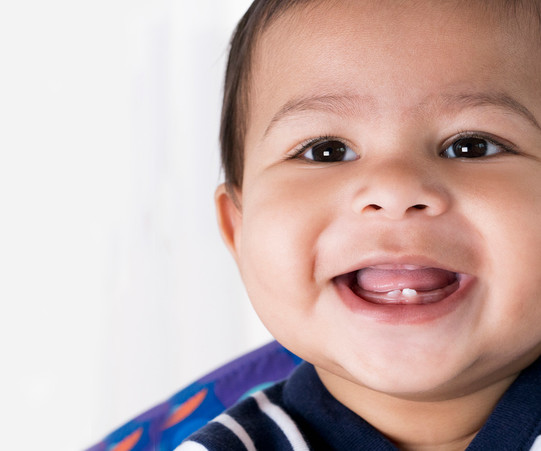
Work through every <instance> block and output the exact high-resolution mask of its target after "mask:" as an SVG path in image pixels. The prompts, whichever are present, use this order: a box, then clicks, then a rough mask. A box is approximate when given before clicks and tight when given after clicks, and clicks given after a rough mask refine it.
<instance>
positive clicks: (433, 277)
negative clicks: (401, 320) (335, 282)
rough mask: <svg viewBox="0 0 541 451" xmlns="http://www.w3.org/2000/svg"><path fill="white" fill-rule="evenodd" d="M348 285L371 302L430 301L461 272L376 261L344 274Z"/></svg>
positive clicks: (456, 283)
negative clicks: (372, 264) (371, 264)
mask: <svg viewBox="0 0 541 451" xmlns="http://www.w3.org/2000/svg"><path fill="white" fill-rule="evenodd" d="M346 276H347V278H348V280H347V283H348V285H349V287H350V289H351V290H352V291H353V292H354V293H355V294H356V295H357V296H359V297H360V298H362V299H363V300H365V301H368V302H372V303H374V304H407V305H412V304H417V305H419V304H432V303H435V302H440V301H442V300H443V299H445V298H447V297H448V296H450V295H451V294H453V293H454V292H455V291H457V290H458V289H459V287H460V278H461V275H460V274H458V273H454V272H451V271H447V270H445V269H439V268H427V267H421V266H415V265H401V266H395V265H378V266H370V267H367V268H363V269H360V270H358V271H354V272H353V273H349V274H347V275H346Z"/></svg>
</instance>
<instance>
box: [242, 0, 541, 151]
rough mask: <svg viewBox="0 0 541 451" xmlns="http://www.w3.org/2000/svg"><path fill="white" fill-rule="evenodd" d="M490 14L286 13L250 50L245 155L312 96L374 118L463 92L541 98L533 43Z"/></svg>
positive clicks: (464, 10) (505, 18)
mask: <svg viewBox="0 0 541 451" xmlns="http://www.w3.org/2000/svg"><path fill="white" fill-rule="evenodd" d="M490 3H491V4H493V3H492V2H490ZM490 11H491V10H490V9H487V8H486V2H457V1H441V0H440V1H438V2H436V1H405V2H396V1H390V0H386V1H385V0H384V1H382V2H373V1H368V0H367V1H363V0H355V1H348V0H342V1H340V2H316V3H310V4H309V5H308V6H304V7H302V8H297V9H293V10H291V11H289V12H288V13H287V14H285V15H283V16H282V17H281V18H280V19H278V20H277V21H276V22H274V23H273V24H272V25H271V26H270V27H269V29H268V30H266V31H265V32H264V33H263V35H262V37H261V39H260V40H259V43H258V45H257V48H256V52H255V55H254V61H253V67H252V90H251V94H252V95H251V99H250V103H251V108H250V110H251V115H250V118H249V124H250V126H249V130H248V134H247V148H248V149H249V143H250V140H252V141H254V140H257V139H258V138H261V136H262V134H264V133H265V131H266V130H267V129H268V127H269V123H272V121H273V117H274V116H275V115H276V113H277V112H279V111H280V110H283V109H284V108H287V105H288V103H291V102H295V100H296V99H299V98H303V97H310V96H313V95H314V94H319V95H324V96H325V95H328V96H338V97H339V96H341V95H343V94H347V95H350V94H351V95H352V96H356V97H358V98H361V99H363V102H362V103H363V104H364V106H365V107H366V108H367V109H370V110H371V111H372V113H373V114H375V113H377V112H378V111H383V110H385V108H387V109H390V108H392V109H394V110H396V106H397V105H401V106H402V110H406V109H409V110H410V111H412V110H413V109H415V108H417V109H419V108H420V107H421V106H422V105H423V104H426V105H430V104H431V102H436V103H437V102H438V101H439V100H438V98H439V97H440V96H447V97H449V96H452V95H454V94H457V95H459V94H460V93H461V92H463V91H464V89H466V88H467V89H469V90H481V89H484V90H492V91H502V90H506V91H513V90H520V89H523V88H524V86H525V85H528V86H529V90H528V92H529V96H530V97H531V95H532V94H535V95H536V96H537V97H538V98H539V97H540V96H541V90H540V89H539V83H538V82H537V81H538V79H539V74H540V70H539V67H540V60H541V58H539V57H533V55H538V54H539V45H538V44H539V41H538V37H537V36H536V37H535V38H534V37H533V34H532V33H526V32H524V31H519V28H520V27H519V26H518V25H519V21H520V20H519V19H520V13H518V12H516V13H515V14H514V15H513V14H511V13H509V12H508V11H507V12H504V11H503V10H501V11H499V12H498V13H496V12H490ZM522 28H524V27H522ZM390 87H392V89H390ZM532 90H535V91H536V92H535V93H533V92H532ZM515 94H516V93H515ZM517 95H519V97H520V95H522V96H524V95H526V93H522V94H517Z"/></svg>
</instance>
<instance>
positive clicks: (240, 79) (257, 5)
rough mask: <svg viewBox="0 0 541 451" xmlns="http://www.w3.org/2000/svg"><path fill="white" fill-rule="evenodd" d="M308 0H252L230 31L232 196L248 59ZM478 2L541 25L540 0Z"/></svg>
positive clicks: (240, 155)
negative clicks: (273, 27)
mask: <svg viewBox="0 0 541 451" xmlns="http://www.w3.org/2000/svg"><path fill="white" fill-rule="evenodd" d="M319 2H321V0H319ZM469 2H471V0H465V1H464V0H462V2H460V1H458V2H457V3H462V4H463V5H466V4H468V3H469ZM307 3H318V2H316V0H255V1H254V2H253V3H252V5H251V6H250V8H249V9H248V10H247V11H246V13H245V14H244V16H243V17H242V19H241V20H240V22H239V23H238V25H237V27H236V29H235V32H234V33H233V37H232V39H231V43H230V49H229V59H228V62H227V68H226V73H225V84H224V98H223V104H222V117H221V126H220V145H221V158H222V168H223V170H224V173H225V183H226V186H227V189H228V191H229V192H230V193H231V194H232V195H233V198H234V199H235V197H234V193H233V190H232V189H231V188H233V187H238V188H241V187H242V179H243V169H244V151H245V149H244V141H245V137H246V131H247V122H248V117H249V110H248V109H249V103H250V102H249V93H250V89H249V85H250V82H251V70H252V67H251V62H252V58H253V56H254V52H255V48H256V46H257V41H258V38H259V37H260V36H261V34H262V33H263V32H264V31H265V30H266V29H267V28H268V27H269V25H270V24H271V23H272V22H274V21H275V20H276V19H277V18H279V17H280V16H282V15H283V14H284V13H285V12H287V11H288V10H290V9H292V8H294V7H300V6H304V5H306V4H307ZM481 5H483V6H484V7H485V8H486V10H487V13H489V12H490V11H494V10H495V9H496V10H499V11H500V12H502V11H504V12H507V13H508V15H509V16H511V17H514V18H516V19H518V18H519V17H521V16H524V15H526V16H528V17H529V18H533V21H532V24H533V26H534V28H536V29H537V30H538V31H539V28H540V27H541V1H540V0H494V1H487V0H482V1H481ZM519 12H522V14H520V13H519ZM519 26H520V27H521V28H523V26H524V24H523V23H522V24H519ZM540 35H541V33H540Z"/></svg>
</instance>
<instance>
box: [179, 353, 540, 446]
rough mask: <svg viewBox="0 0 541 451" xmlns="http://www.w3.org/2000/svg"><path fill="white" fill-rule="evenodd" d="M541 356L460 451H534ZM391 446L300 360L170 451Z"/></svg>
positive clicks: (537, 424) (513, 385)
mask: <svg viewBox="0 0 541 451" xmlns="http://www.w3.org/2000/svg"><path fill="white" fill-rule="evenodd" d="M540 435H541V359H538V361H536V362H535V363H534V364H533V365H532V366H530V367H529V368H527V369H526V370H524V371H523V372H522V374H521V375H520V376H519V377H518V378H517V380H516V381H515V382H514V383H513V384H512V385H511V387H510V388H509V389H508V390H507V392H506V393H505V394H504V396H503V397H502V399H501V400H500V402H499V403H498V404H497V406H496V408H495V409H494V411H493V412H492V414H491V415H490V417H489V419H488V421H487V422H486V424H485V425H484V427H483V428H482V429H481V431H480V432H479V433H478V434H477V436H476V437H475V438H474V440H473V441H472V442H471V444H470V446H469V447H468V448H467V449H468V451H476V450H483V451H487V450H490V451H499V450H501V451H513V450H525V451H526V450H535V451H538V450H540V451H541V438H540V439H539V440H538V441H537V442H536V443H535V446H534V442H535V441H536V439H537V438H538V437H539V436H540ZM396 449H397V448H396V447H395V446H394V445H393V444H392V443H391V442H390V441H389V440H387V439H386V438H385V437H384V436H383V435H381V434H380V433H379V432H378V431H377V430H376V429H375V428H373V427H372V426H371V425H370V424H368V423H367V422H366V421H364V420H363V419H362V418H361V417H359V416H358V415H357V414H355V413H354V412H352V411H351V410H349V409H348V408H347V407H345V406H344V405H342V404H341V403H339V402H338V401H337V400H336V399H335V398H334V397H333V396H332V395H331V394H330V393H329V392H328V391H327V389H326V388H325V387H324V386H323V384H322V382H321V380H320V379H319V377H318V375H317V373H316V371H315V369H314V367H313V366H312V365H310V364H308V363H303V364H301V365H300V366H299V367H298V368H297V369H296V370H295V371H294V372H293V374H292V375H291V376H290V377H289V378H288V379H287V380H286V381H283V382H280V383H277V384H275V385H273V386H272V387H270V388H268V389H266V390H264V391H262V392H258V393H256V394H254V395H252V396H250V397H248V398H247V399H245V400H243V401H241V402H240V403H238V404H236V405H235V406H233V407H232V408H230V409H228V410H227V411H226V412H225V413H223V414H222V415H220V416H218V417H217V418H216V419H215V420H213V421H212V422H210V423H208V424H207V425H206V426H205V427H203V428H202V429H200V430H199V431H197V432H196V433H194V434H192V435H191V436H190V437H188V438H187V439H186V441H184V442H183V444H182V445H180V446H179V447H178V448H177V450H178V451H191V450H194V451H205V450H209V451H218V450H220V451H221V450H231V451H236V450H239V451H241V450H242V451H245V450H248V451H254V450H258V451H266V450H269V451H271V450H272V451H276V450H284V451H287V450H294V451H305V450H367V451H368V450H369V451H390V450H396Z"/></svg>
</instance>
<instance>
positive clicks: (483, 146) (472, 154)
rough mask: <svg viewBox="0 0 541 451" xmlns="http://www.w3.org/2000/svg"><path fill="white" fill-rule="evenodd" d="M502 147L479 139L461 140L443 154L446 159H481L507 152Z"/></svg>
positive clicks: (468, 138)
mask: <svg viewBox="0 0 541 451" xmlns="http://www.w3.org/2000/svg"><path fill="white" fill-rule="evenodd" d="M505 151H506V150H505V149H504V148H502V147H501V146H499V145H497V144H494V143H492V142H490V141H488V140H486V139H483V138H477V137H473V136H472V137H467V138H460V139H458V140H456V141H455V142H454V143H452V144H451V145H450V146H449V147H447V149H445V150H444V151H443V152H442V156H443V157H445V158H481V157H487V156H489V155H495V154H497V153H501V152H505Z"/></svg>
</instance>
